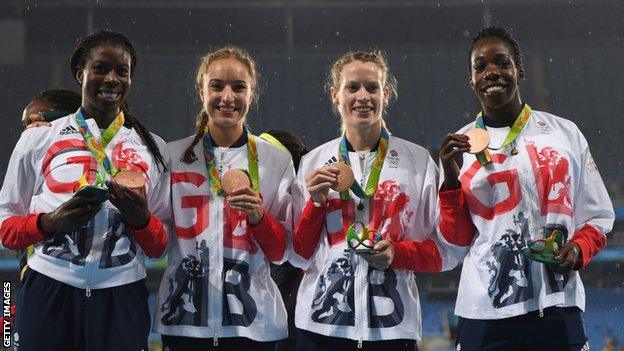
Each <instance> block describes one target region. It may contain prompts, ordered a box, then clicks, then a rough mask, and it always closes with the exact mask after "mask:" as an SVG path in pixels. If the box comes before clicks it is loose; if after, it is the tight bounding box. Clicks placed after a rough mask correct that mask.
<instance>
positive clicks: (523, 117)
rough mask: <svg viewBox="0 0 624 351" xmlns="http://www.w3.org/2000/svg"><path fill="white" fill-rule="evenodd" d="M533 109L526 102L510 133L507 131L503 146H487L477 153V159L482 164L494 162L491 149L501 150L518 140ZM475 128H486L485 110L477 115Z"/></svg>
mask: <svg viewBox="0 0 624 351" xmlns="http://www.w3.org/2000/svg"><path fill="white" fill-rule="evenodd" d="M531 111H532V110H531V106H529V105H528V104H524V107H523V108H522V111H520V114H518V116H517V117H516V120H515V122H514V124H513V125H512V126H511V129H510V130H509V133H507V136H506V137H505V141H503V143H502V144H501V146H499V147H497V148H493V147H487V148H486V149H485V150H483V151H481V152H479V153H477V154H476V156H477V160H478V161H479V163H481V164H482V165H487V164H489V163H490V162H492V156H491V155H490V151H489V150H494V151H496V150H500V149H502V148H504V147H505V146H507V145H509V144H510V143H512V142H513V141H514V140H516V138H517V137H518V135H519V134H520V132H521V131H522V128H524V126H525V125H526V124H527V122H528V121H529V117H530V116H531ZM475 128H481V129H485V122H484V121H483V111H481V112H479V113H478V114H477V117H476V120H475Z"/></svg>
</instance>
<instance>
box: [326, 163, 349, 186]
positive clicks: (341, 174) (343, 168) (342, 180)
mask: <svg viewBox="0 0 624 351" xmlns="http://www.w3.org/2000/svg"><path fill="white" fill-rule="evenodd" d="M328 167H336V168H338V174H337V176H336V178H337V180H336V183H335V184H334V185H333V186H332V187H331V188H332V189H334V190H335V191H337V192H339V193H341V192H343V191H347V190H349V188H350V187H351V185H352V184H353V181H354V180H355V176H354V175H353V170H352V169H351V167H349V165H347V164H346V163H344V162H339V163H335V164H333V165H330V166H328Z"/></svg>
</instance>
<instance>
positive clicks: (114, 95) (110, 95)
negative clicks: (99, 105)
mask: <svg viewBox="0 0 624 351" xmlns="http://www.w3.org/2000/svg"><path fill="white" fill-rule="evenodd" d="M99 94H100V96H102V97H103V98H104V99H106V100H117V99H119V98H120V97H121V93H118V92H113V91H100V92H99Z"/></svg>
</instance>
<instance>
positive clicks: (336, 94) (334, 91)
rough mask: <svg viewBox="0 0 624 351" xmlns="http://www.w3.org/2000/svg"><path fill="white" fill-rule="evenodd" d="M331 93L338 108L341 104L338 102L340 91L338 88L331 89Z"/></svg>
mask: <svg viewBox="0 0 624 351" xmlns="http://www.w3.org/2000/svg"><path fill="white" fill-rule="evenodd" d="M329 92H330V93H331V98H332V102H333V103H334V105H336V106H338V105H339V104H340V100H338V90H336V88H334V87H331V88H329Z"/></svg>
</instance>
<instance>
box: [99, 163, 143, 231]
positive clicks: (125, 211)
mask: <svg viewBox="0 0 624 351" xmlns="http://www.w3.org/2000/svg"><path fill="white" fill-rule="evenodd" d="M125 172H127V173H126V174H123V173H125ZM120 173H121V176H119V177H113V180H112V181H110V180H109V181H106V186H107V187H108V199H109V200H110V202H111V203H112V204H113V205H114V206H115V207H116V208H117V209H118V210H119V213H120V215H121V219H122V221H123V222H124V223H126V224H128V225H130V226H131V227H133V228H145V227H146V226H147V224H148V222H149V217H150V213H149V210H148V208H147V198H146V196H145V179H144V178H143V175H142V174H141V173H140V172H131V171H120V172H119V173H118V174H120ZM139 176H140V177H141V178H143V183H142V184H143V186H142V187H141V186H139V184H141V181H140V180H138V179H137V178H138V177H139ZM118 180H120V181H121V182H118Z"/></svg>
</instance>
